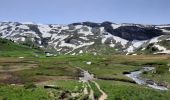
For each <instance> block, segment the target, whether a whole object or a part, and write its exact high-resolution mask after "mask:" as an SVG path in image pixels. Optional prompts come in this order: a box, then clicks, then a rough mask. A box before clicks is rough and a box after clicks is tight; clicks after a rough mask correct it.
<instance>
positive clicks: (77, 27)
mask: <svg viewBox="0 0 170 100" xmlns="http://www.w3.org/2000/svg"><path fill="white" fill-rule="evenodd" d="M82 27H83V25H76V26H75V28H76V29H80V28H82Z"/></svg>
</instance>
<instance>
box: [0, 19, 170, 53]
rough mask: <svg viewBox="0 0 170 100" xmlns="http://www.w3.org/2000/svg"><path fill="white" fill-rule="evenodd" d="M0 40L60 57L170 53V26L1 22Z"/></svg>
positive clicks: (109, 23) (108, 23)
mask: <svg viewBox="0 0 170 100" xmlns="http://www.w3.org/2000/svg"><path fill="white" fill-rule="evenodd" d="M0 37H1V38H6V39H10V40H13V41H14V42H16V43H21V44H26V45H31V46H37V47H40V48H42V49H44V50H46V51H48V52H52V53H56V54H72V55H75V54H82V53H93V54H105V53H106V54H110V53H121V54H134V55H135V54H143V53H146V54H147V53H149V54H150V53H152V54H158V53H163V54H164V53H165V54H169V53H170V25H141V24H129V23H123V24H115V23H111V22H103V23H93V22H82V23H73V24H69V25H57V24H49V25H43V24H33V23H19V22H0Z"/></svg>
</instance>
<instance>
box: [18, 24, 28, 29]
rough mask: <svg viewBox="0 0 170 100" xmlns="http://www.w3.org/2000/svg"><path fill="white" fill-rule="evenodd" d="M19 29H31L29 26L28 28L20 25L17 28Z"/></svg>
mask: <svg viewBox="0 0 170 100" xmlns="http://www.w3.org/2000/svg"><path fill="white" fill-rule="evenodd" d="M17 27H18V28H21V29H29V27H28V26H26V25H19V26H17Z"/></svg>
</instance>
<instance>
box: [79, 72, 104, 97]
mask: <svg viewBox="0 0 170 100" xmlns="http://www.w3.org/2000/svg"><path fill="white" fill-rule="evenodd" d="M81 70H82V75H83V77H80V81H81V82H83V83H84V84H86V83H87V86H88V87H89V88H90V94H89V98H90V99H91V100H95V99H94V91H93V89H92V88H91V86H90V84H89V81H91V82H93V83H94V84H95V86H96V87H97V88H98V90H99V91H100V92H101V93H102V95H101V96H100V97H99V99H98V100H106V99H107V94H106V93H105V92H104V91H103V90H102V89H101V88H100V85H99V84H98V83H97V82H95V81H94V79H95V78H94V76H93V74H90V73H89V72H88V71H85V70H83V69H81ZM86 88H87V87H86Z"/></svg>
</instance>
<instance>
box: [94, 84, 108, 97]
mask: <svg viewBox="0 0 170 100" xmlns="http://www.w3.org/2000/svg"><path fill="white" fill-rule="evenodd" d="M92 82H93V83H94V84H95V85H96V87H97V88H98V90H99V91H100V92H101V93H102V95H101V96H100V97H99V100H106V99H107V94H106V93H105V92H104V91H103V90H102V89H101V88H100V85H99V84H98V83H97V82H95V81H92Z"/></svg>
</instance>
